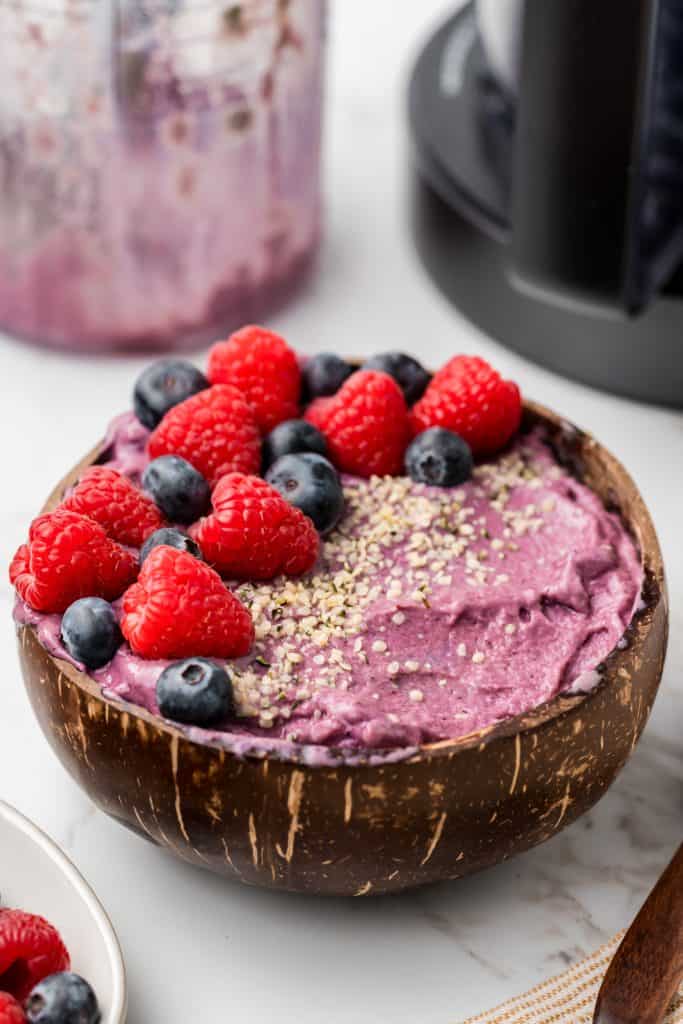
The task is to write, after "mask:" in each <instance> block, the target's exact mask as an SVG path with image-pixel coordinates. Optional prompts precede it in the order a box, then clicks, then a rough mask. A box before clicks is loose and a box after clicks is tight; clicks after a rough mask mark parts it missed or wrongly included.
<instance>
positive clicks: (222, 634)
mask: <svg viewBox="0 0 683 1024" xmlns="http://www.w3.org/2000/svg"><path fill="white" fill-rule="evenodd" d="M121 630H122V632H123V635H124V636H125V638H126V640H127V641H128V643H129V644H130V646H131V648H132V649H133V651H135V653H136V654H139V655H141V656H142V657H143V658H190V657H194V656H196V657H199V656H204V657H206V658H239V657H241V656H242V655H243V654H247V653H248V652H249V648H250V647H251V645H252V643H253V640H254V625H253V623H252V621H251V615H250V614H249V612H248V611H247V609H246V608H244V607H243V605H241V604H240V602H239V601H238V600H237V598H236V597H235V596H234V594H231V593H230V591H229V590H228V588H227V587H226V585H225V583H223V580H222V579H221V578H220V576H219V575H218V573H217V572H214V570H213V569H211V568H210V567H209V566H208V565H205V564H204V563H203V562H200V561H199V560H198V559H196V558H194V557H193V556H192V555H190V554H188V553H187V552H186V551H179V550H177V549H176V548H171V547H168V546H167V545H165V544H162V545H160V546H159V547H158V548H154V549H153V550H152V553H151V554H150V555H148V556H147V558H146V559H145V562H144V564H143V566H142V570H141V572H140V576H139V579H138V581H137V583H134V584H133V586H132V587H129V589H128V590H127V591H126V593H125V594H124V595H123V617H122V619H121Z"/></svg>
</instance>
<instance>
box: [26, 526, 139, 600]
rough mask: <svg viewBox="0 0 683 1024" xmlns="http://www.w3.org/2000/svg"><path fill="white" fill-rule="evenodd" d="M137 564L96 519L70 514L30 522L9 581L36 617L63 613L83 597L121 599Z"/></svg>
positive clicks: (133, 576) (133, 557) (133, 575)
mask: <svg viewBox="0 0 683 1024" xmlns="http://www.w3.org/2000/svg"><path fill="white" fill-rule="evenodd" d="M136 572H137V559H136V557H135V555H133V554H132V553H131V552H130V551H126V549H125V548H122V547H120V546H119V545H118V544H116V543H115V542H114V541H113V540H110V538H109V537H107V535H106V533H105V532H104V530H103V529H102V527H101V526H100V525H99V523H94V522H93V521H92V519H86V518H85V516H79V515H78V514H77V513H76V512H69V511H68V510H67V509H57V511H56V512H52V513H50V514H48V515H44V516H39V517H38V519H34V521H33V522H32V523H31V528H30V530H29V540H28V544H22V546H21V547H20V548H19V550H18V551H17V553H16V555H15V556H14V558H13V560H12V564H11V565H10V570H9V576H10V582H11V583H12V584H13V585H14V586H15V587H16V589H17V593H18V594H19V597H20V598H21V599H22V601H25V602H26V604H28V605H30V606H31V608H35V610H36V611H38V612H63V611H64V610H65V609H66V608H68V607H69V605H70V604H72V603H73V602H74V601H77V600H78V598H79V597H92V596H97V597H104V598H105V599H106V600H107V601H113V600H114V599H115V598H117V597H120V596H121V594H122V593H123V591H124V590H125V589H126V587H127V586H128V584H129V583H130V582H131V580H133V579H134V578H135V575H136Z"/></svg>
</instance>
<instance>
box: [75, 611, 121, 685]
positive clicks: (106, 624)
mask: <svg viewBox="0 0 683 1024" xmlns="http://www.w3.org/2000/svg"><path fill="white" fill-rule="evenodd" d="M62 642H63V644H64V646H65V647H66V649H67V651H68V652H69V654H70V655H71V657H72V658H73V659H74V661H80V662H81V663H82V664H83V665H85V667H86V668H90V669H94V668H102V666H103V665H106V664H107V662H108V661H111V659H112V658H113V657H114V655H115V654H116V652H117V650H118V649H119V647H120V646H121V644H122V643H123V637H122V636H121V630H120V629H119V623H118V620H117V618H116V612H115V611H114V609H113V608H112V606H111V605H110V604H109V603H108V602H107V601H103V600H102V598H101V597H82V598H81V599H80V600H79V601H74V603H73V604H70V605H69V607H68V608H67V610H66V611H65V612H64V617H63V618H62Z"/></svg>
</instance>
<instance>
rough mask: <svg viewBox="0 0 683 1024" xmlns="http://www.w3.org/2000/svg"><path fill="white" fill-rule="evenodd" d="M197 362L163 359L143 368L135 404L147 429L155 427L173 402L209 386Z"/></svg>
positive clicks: (178, 401)
mask: <svg viewBox="0 0 683 1024" xmlns="http://www.w3.org/2000/svg"><path fill="white" fill-rule="evenodd" d="M208 386H209V382H208V380H207V379H206V377H205V376H204V374H203V373H201V372H200V371H199V370H198V369H197V367H196V366H193V365H192V363H185V362H183V361H182V360H180V359H160V360H159V362H157V363H152V365H151V366H148V367H147V369H146V370H143V371H142V373H141V374H140V376H139V377H138V379H137V382H136V384H135V390H134V392H133V408H134V410H135V415H136V416H137V418H138V419H139V420H140V422H141V423H142V425H143V426H145V427H147V429H148V430H154V428H155V427H156V426H158V425H159V423H161V421H162V419H163V418H164V416H165V415H166V413H167V412H168V411H169V409H172V408H173V406H174V405H178V404H179V403H180V402H184V401H185V399H186V398H190V397H191V396H192V395H196V394H197V393H198V392H200V391H203V390H204V389H205V388H208Z"/></svg>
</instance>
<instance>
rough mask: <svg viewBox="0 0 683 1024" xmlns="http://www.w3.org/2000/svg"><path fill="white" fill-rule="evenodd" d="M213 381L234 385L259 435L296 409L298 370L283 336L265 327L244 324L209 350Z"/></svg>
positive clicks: (299, 373) (294, 415)
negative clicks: (253, 416) (254, 421)
mask: <svg viewBox="0 0 683 1024" xmlns="http://www.w3.org/2000/svg"><path fill="white" fill-rule="evenodd" d="M207 376H208V378H209V380H210V381H211V383H212V384H234V386H235V387H236V388H239V390H240V391H241V392H242V394H243V395H244V397H245V398H246V400H247V401H248V402H249V405H250V406H251V407H252V409H253V410H254V415H255V417H256V422H257V423H258V425H259V429H260V430H261V433H262V434H267V433H269V432H270V431H271V430H272V429H273V427H276V426H277V425H278V423H282V421H283V420H291V419H294V418H295V417H296V416H297V415H298V412H299V394H300V392H301V371H300V369H299V360H298V359H297V357H296V353H295V352H294V350H293V349H291V348H290V347H289V345H288V344H287V342H286V341H285V340H284V338H281V337H280V335H279V334H275V333H274V332H273V331H267V330H266V329H265V327H243V328H242V329H241V330H240V331H237V332H236V333H235V334H232V335H230V337H229V338H228V340H227V341H219V342H218V343H217V344H216V345H214V346H213V348H212V349H211V351H210V352H209V364H208V370H207Z"/></svg>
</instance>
